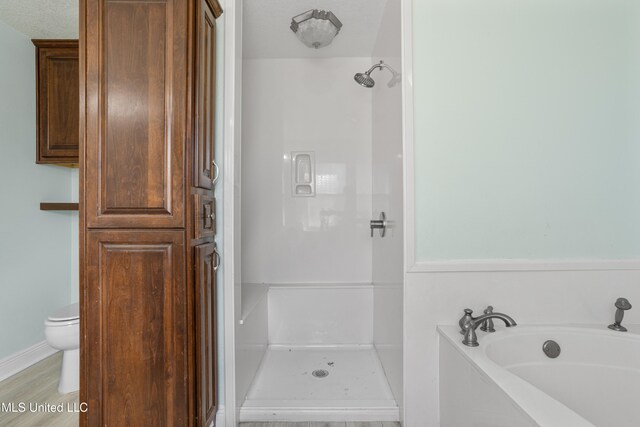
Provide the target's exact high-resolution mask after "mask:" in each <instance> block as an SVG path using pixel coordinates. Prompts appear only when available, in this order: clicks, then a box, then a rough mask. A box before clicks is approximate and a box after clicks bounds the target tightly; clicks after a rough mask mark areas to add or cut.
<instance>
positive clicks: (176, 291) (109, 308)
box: [83, 231, 188, 427]
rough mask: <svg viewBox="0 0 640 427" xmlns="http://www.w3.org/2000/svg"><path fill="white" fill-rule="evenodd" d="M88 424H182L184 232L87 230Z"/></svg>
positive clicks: (85, 361)
mask: <svg viewBox="0 0 640 427" xmlns="http://www.w3.org/2000/svg"><path fill="white" fill-rule="evenodd" d="M86 261H87V264H86V271H87V277H86V283H87V286H86V300H85V304H86V305H85V308H84V311H83V313H84V316H85V319H84V322H85V325H86V329H85V330H84V337H85V341H84V343H85V346H84V349H83V351H84V358H83V364H84V365H83V372H84V373H85V376H84V381H85V383H84V384H86V388H87V392H88V393H87V395H88V398H89V401H88V404H89V408H90V411H89V412H88V413H87V414H86V417H87V425H88V426H103V425H105V426H106V425H110V426H111V425H113V426H126V425H129V426H137V425H139V426H142V425H149V426H176V427H177V426H185V425H187V423H188V421H187V420H188V401H187V395H188V385H187V375H186V363H187V360H186V354H188V352H187V339H186V335H185V333H186V332H185V330H186V327H187V325H186V324H187V321H186V316H187V314H186V310H187V304H186V294H185V279H184V274H185V273H184V268H185V264H184V234H183V232H181V231H171V232H168V231H155V232H154V231H141V232H138V231H90V232H88V233H87V260H86Z"/></svg>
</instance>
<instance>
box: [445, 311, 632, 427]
mask: <svg viewBox="0 0 640 427" xmlns="http://www.w3.org/2000/svg"><path fill="white" fill-rule="evenodd" d="M496 326H497V329H498V332H495V333H493V334H487V333H480V332H479V334H478V341H479V343H480V346H479V347H475V348H472V347H466V346H464V345H462V343H461V340H462V335H461V334H460V333H459V332H458V328H457V327H453V326H443V327H439V328H438V329H439V332H440V336H441V337H442V338H441V340H440V343H441V345H440V392H441V393H440V402H441V405H440V406H441V425H442V426H443V427H448V426H451V427H454V426H455V427H463V426H466V425H487V426H488V425H492V426H509V427H515V426H521V425H522V426H543V427H556V426H557V427H582V426H589V427H593V426H597V427H631V426H633V427H637V426H640V410H639V408H640V335H638V334H635V333H633V332H627V333H621V332H614V331H611V330H609V329H607V328H606V327H603V328H600V329H596V328H593V329H590V328H584V327H547V326H544V327H542V326H539V327H527V326H517V327H515V328H509V329H507V328H504V327H503V326H502V325H500V326H498V322H496ZM547 340H554V341H556V342H557V343H558V344H559V345H560V348H561V353H560V356H559V357H557V358H555V359H551V358H549V357H547V356H546V355H545V354H544V352H543V351H542V345H543V343H544V342H545V341H547Z"/></svg>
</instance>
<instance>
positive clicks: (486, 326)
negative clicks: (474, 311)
mask: <svg viewBox="0 0 640 427" xmlns="http://www.w3.org/2000/svg"><path fill="white" fill-rule="evenodd" d="M491 313H493V307H492V306H489V307H487V308H485V310H484V314H491ZM480 330H481V331H485V332H495V331H496V328H494V327H493V319H487V320H485V321H484V322H482V326H480Z"/></svg>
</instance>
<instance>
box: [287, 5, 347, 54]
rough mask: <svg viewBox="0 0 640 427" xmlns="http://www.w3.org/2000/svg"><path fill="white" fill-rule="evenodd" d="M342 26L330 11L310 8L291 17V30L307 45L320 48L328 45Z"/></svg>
mask: <svg viewBox="0 0 640 427" xmlns="http://www.w3.org/2000/svg"><path fill="white" fill-rule="evenodd" d="M340 28H342V22H340V20H339V19H338V18H337V17H336V15H334V14H333V13H332V12H330V11H324V10H318V9H312V10H308V11H306V12H304V13H301V14H300V15H297V16H294V17H293V18H292V19H291V31H293V32H294V33H295V35H296V36H297V37H298V39H300V41H301V42H302V43H304V44H305V45H306V46H307V47H311V48H314V49H320V48H321V47H325V46H327V45H330V44H331V42H332V41H333V38H334V37H335V36H337V35H338V33H339V32H340Z"/></svg>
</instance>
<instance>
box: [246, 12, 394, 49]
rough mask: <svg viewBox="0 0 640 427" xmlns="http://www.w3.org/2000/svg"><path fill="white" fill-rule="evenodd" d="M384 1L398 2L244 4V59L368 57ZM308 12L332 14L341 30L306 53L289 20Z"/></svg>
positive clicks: (373, 42) (376, 33) (380, 19)
mask: <svg viewBox="0 0 640 427" xmlns="http://www.w3.org/2000/svg"><path fill="white" fill-rule="evenodd" d="M388 1H395V2H398V0H244V1H243V6H242V13H243V24H242V25H243V40H242V43H243V53H244V57H245V58H326V57H363V56H371V52H372V51H373V46H374V44H375V42H376V37H377V35H378V29H379V28H380V22H381V21H382V14H383V12H384V9H385V5H386V4H387V2H388ZM309 9H321V10H330V11H332V12H333V13H334V14H335V15H336V16H337V17H338V19H339V20H340V21H341V22H342V25H343V26H342V29H341V30H340V33H339V34H338V35H337V36H336V38H335V39H334V40H333V43H331V44H330V45H329V46H327V47H324V48H321V49H317V50H316V49H310V48H308V47H306V46H305V45H303V44H302V43H301V42H300V41H299V40H298V39H297V38H296V36H295V34H293V32H292V31H291V29H290V28H289V25H290V24H291V18H292V17H294V16H295V15H299V14H300V13H302V12H305V11H307V10H309Z"/></svg>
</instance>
